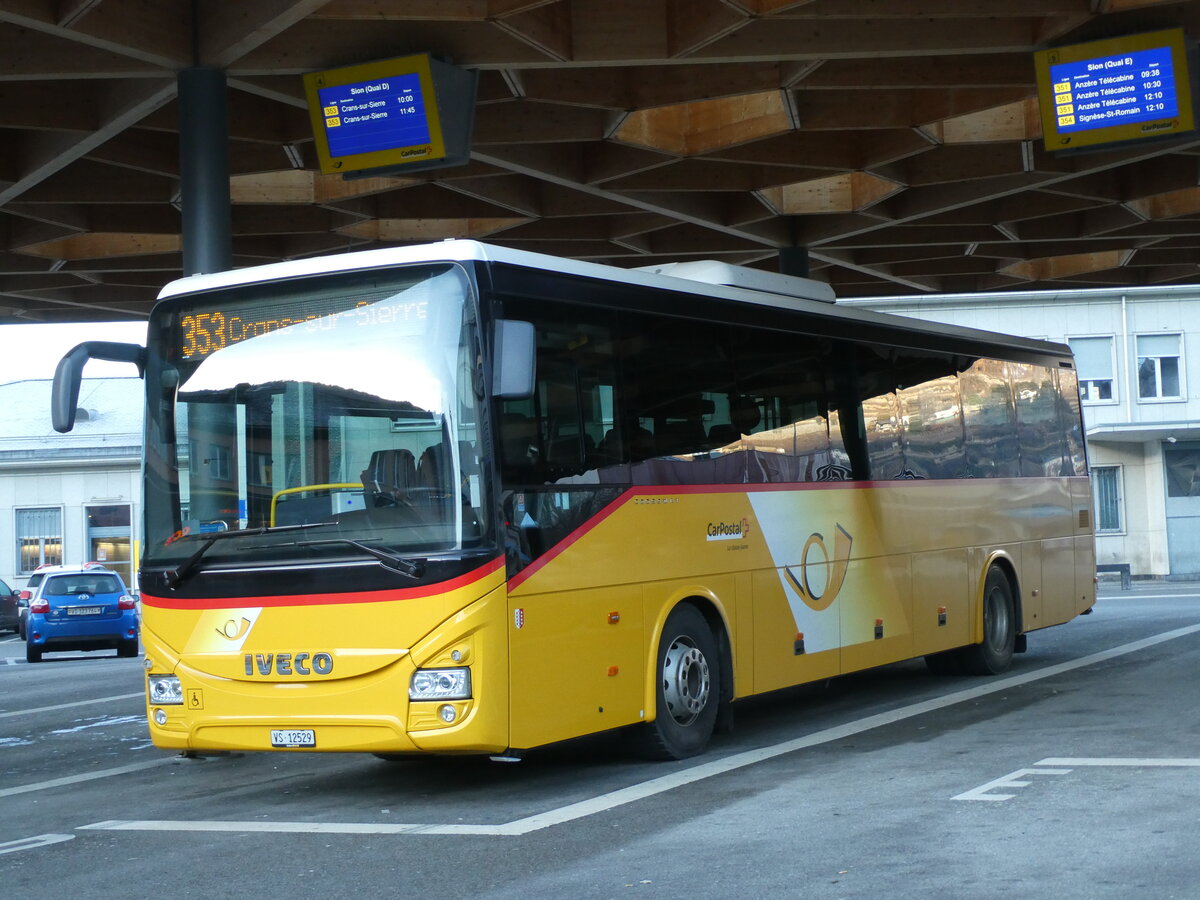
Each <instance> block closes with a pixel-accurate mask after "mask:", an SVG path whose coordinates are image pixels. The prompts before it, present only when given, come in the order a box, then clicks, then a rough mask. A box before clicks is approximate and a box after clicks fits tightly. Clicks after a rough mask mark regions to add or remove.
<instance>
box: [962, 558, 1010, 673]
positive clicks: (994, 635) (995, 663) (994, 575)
mask: <svg viewBox="0 0 1200 900" xmlns="http://www.w3.org/2000/svg"><path fill="white" fill-rule="evenodd" d="M1016 643H1017V616H1016V604H1015V603H1014V602H1013V590H1012V584H1011V583H1010V582H1009V580H1008V576H1007V575H1005V574H1004V572H1003V571H1002V570H1001V569H999V568H997V567H995V566H993V567H992V568H991V569H989V570H988V573H987V578H986V579H985V580H984V583H983V640H982V641H981V642H980V643H978V644H973V645H972V646H970V647H964V648H963V651H962V667H963V671H965V672H966V673H967V674H968V675H999V674H1000V673H1001V672H1004V671H1006V670H1007V669H1008V667H1009V665H1011V663H1012V658H1013V650H1014V648H1015V646H1016Z"/></svg>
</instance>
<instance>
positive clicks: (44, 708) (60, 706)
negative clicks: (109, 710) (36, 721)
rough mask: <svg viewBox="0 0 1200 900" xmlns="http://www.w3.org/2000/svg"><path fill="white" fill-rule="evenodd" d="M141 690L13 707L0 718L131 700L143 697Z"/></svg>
mask: <svg viewBox="0 0 1200 900" xmlns="http://www.w3.org/2000/svg"><path fill="white" fill-rule="evenodd" d="M145 696H146V694H145V693H144V692H143V691H138V692H137V693H136V694H117V695H116V696H114V697H97V698H96V699H95V700H73V701H71V702H70V703H58V704H55V705H54V706H39V707H37V708H36V709H14V710H12V711H11V712H0V719H7V718H10V717H12V716H33V715H37V714H38V713H44V712H53V711H54V710H56V709H70V708H71V707H73V706H91V705H92V704H94V703H113V702H114V701H117V700H131V699H133V698H134V697H145Z"/></svg>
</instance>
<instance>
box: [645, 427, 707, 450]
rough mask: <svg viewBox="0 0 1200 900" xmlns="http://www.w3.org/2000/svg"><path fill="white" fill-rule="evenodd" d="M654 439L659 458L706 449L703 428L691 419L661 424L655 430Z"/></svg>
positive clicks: (705, 437) (705, 436)
mask: <svg viewBox="0 0 1200 900" xmlns="http://www.w3.org/2000/svg"><path fill="white" fill-rule="evenodd" d="M654 439H655V443H656V444H657V450H658V454H659V455H660V456H676V455H682V454H685V453H698V452H700V451H701V450H705V449H707V448H708V435H706V434H705V433H704V426H703V425H702V424H701V423H700V422H699V421H693V420H691V419H686V420H682V421H673V422H670V421H669V422H663V423H662V424H661V425H659V426H658V427H657V428H656V429H655V431H654Z"/></svg>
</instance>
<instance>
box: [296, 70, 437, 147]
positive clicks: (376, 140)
mask: <svg viewBox="0 0 1200 900" xmlns="http://www.w3.org/2000/svg"><path fill="white" fill-rule="evenodd" d="M317 96H318V97H319V98H320V102H321V112H322V114H323V116H324V119H325V137H326V139H327V140H328V141H329V155H330V156H352V155H354V154H356V153H372V152H374V151H376V150H391V149H393V148H404V147H412V148H419V153H418V154H417V155H419V156H422V157H424V156H427V155H428V146H427V145H428V144H429V121H428V119H427V117H426V114H425V97H424V96H423V94H422V92H421V79H420V76H418V75H417V74H416V73H415V72H414V73H410V74H407V75H397V76H395V77H392V78H378V79H374V80H372V81H359V82H356V83H354V84H340V85H337V86H336V87H327V88H319V89H318V90H317Z"/></svg>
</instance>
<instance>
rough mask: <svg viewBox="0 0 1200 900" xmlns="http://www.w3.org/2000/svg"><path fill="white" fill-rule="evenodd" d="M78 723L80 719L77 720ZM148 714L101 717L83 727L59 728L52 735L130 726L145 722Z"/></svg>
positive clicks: (86, 722) (87, 722)
mask: <svg viewBox="0 0 1200 900" xmlns="http://www.w3.org/2000/svg"><path fill="white" fill-rule="evenodd" d="M76 721H78V719H76ZM145 721H146V714H145V713H138V714H137V715H136V716H99V717H98V718H95V719H92V720H90V721H85V722H84V724H82V725H76V726H75V727H74V728H57V729H55V730H54V731H51V732H50V733H51V734H75V733H77V732H80V731H87V730H88V729H89V728H109V727H111V726H113V725H129V724H131V723H133V722H145Z"/></svg>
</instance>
